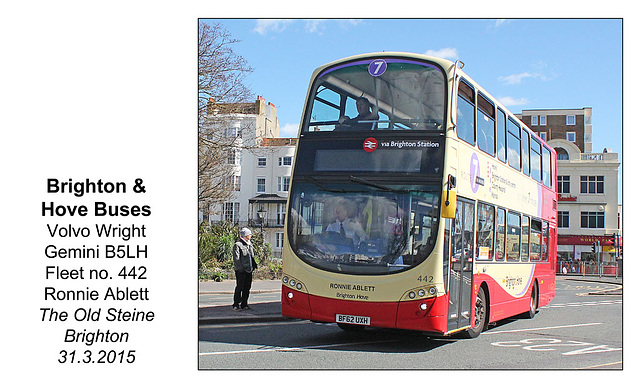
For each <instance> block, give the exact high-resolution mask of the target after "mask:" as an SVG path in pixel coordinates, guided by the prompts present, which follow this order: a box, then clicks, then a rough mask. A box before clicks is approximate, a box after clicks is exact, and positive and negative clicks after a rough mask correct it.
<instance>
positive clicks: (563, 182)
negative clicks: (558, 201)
mask: <svg viewBox="0 0 640 386" xmlns="http://www.w3.org/2000/svg"><path fill="white" fill-rule="evenodd" d="M558 193H561V194H569V193H571V176H558Z"/></svg>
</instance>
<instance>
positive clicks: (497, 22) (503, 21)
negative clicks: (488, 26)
mask: <svg viewBox="0 0 640 386" xmlns="http://www.w3.org/2000/svg"><path fill="white" fill-rule="evenodd" d="M512 21H513V20H509V19H498V20H496V23H495V24H494V27H495V28H498V27H500V26H501V25H503V24H509V23H511V22H512Z"/></svg>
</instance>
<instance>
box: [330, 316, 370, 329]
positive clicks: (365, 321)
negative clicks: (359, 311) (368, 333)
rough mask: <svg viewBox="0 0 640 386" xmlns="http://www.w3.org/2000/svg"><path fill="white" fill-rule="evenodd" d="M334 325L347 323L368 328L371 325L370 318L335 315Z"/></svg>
mask: <svg viewBox="0 0 640 386" xmlns="http://www.w3.org/2000/svg"><path fill="white" fill-rule="evenodd" d="M336 323H349V324H360V325H362V326H369V325H370V324H371V318H370V317H368V316H356V315H343V314H336Z"/></svg>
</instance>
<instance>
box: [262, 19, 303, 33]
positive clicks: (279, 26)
mask: <svg viewBox="0 0 640 386" xmlns="http://www.w3.org/2000/svg"><path fill="white" fill-rule="evenodd" d="M291 23H293V20H290V19H259V20H257V21H256V26H255V28H254V29H253V30H254V31H255V32H257V33H259V34H260V35H266V34H267V33H269V32H282V31H284V30H285V29H286V28H287V27H288V26H289V24H291Z"/></svg>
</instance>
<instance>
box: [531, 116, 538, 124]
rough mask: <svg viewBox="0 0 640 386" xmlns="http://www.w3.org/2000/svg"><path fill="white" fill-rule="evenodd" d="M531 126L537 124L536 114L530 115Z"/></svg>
mask: <svg viewBox="0 0 640 386" xmlns="http://www.w3.org/2000/svg"><path fill="white" fill-rule="evenodd" d="M531 126H538V116H537V115H532V116H531Z"/></svg>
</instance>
